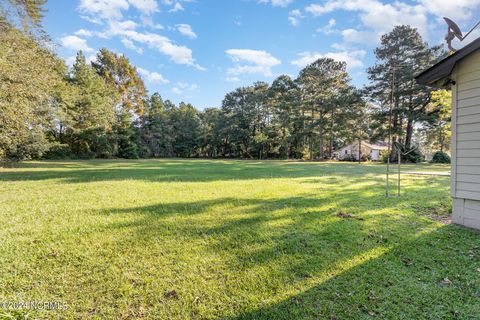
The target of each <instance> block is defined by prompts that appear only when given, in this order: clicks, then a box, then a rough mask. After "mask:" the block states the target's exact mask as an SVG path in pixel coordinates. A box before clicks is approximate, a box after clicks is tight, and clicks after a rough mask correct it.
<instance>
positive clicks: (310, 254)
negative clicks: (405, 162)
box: [0, 160, 480, 320]
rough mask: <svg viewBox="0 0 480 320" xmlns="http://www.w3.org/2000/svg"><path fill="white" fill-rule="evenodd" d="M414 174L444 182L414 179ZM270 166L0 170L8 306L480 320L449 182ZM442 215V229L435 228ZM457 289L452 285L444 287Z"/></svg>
mask: <svg viewBox="0 0 480 320" xmlns="http://www.w3.org/2000/svg"><path fill="white" fill-rule="evenodd" d="M404 170H405V171H448V170H449V169H448V167H445V166H438V165H437V166H431V165H418V166H404ZM384 171H385V166H384V165H379V164H362V165H358V164H353V163H296V162H282V161H278V162H274V161H272V162H269V161H265V162H260V161H203V160H158V161H157V160H152V161H77V162H25V163H21V164H18V165H16V166H15V167H13V168H3V169H0V246H1V247H0V276H1V281H0V303H1V302H22V301H36V302H45V301H49V302H60V303H66V304H67V306H68V309H66V310H65V309H62V310H31V309H25V308H24V309H20V310H11V308H5V306H4V307H3V308H2V305H1V304H0V318H2V317H3V318H9V317H10V318H21V319H24V318H25V317H27V318H28V319H35V318H39V319H59V318H63V319H231V320H233V319H373V318H378V319H456V318H458V319H479V318H480V233H479V232H476V231H473V230H468V229H464V228H461V227H457V226H454V225H446V224H443V223H441V222H440V221H438V219H433V218H435V217H437V216H439V215H444V214H446V213H447V212H448V210H449V207H450V199H449V198H450V197H449V178H448V177H438V176H415V175H404V176H403V181H402V185H403V190H402V191H403V196H402V197H401V198H386V197H385V196H384V193H385V179H384ZM432 217H433V218H432ZM446 278H447V279H446Z"/></svg>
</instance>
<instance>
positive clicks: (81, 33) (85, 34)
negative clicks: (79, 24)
mask: <svg viewBox="0 0 480 320" xmlns="http://www.w3.org/2000/svg"><path fill="white" fill-rule="evenodd" d="M75 35H77V36H80V37H91V36H92V35H93V32H92V31H90V30H85V29H80V30H77V31H76V32H75Z"/></svg>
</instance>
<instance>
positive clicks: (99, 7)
mask: <svg viewBox="0 0 480 320" xmlns="http://www.w3.org/2000/svg"><path fill="white" fill-rule="evenodd" d="M130 6H132V7H134V8H136V9H137V10H139V11H140V12H141V13H142V14H145V15H150V14H153V13H155V12H157V11H158V4H157V2H156V1H155V0H80V5H79V7H78V8H79V10H80V12H82V13H85V14H87V15H88V19H92V20H93V21H99V19H106V20H119V19H122V18H123V13H122V11H125V10H128V9H129V8H130Z"/></svg>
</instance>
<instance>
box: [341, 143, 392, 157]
mask: <svg viewBox="0 0 480 320" xmlns="http://www.w3.org/2000/svg"><path fill="white" fill-rule="evenodd" d="M359 148H360V153H359V152H358V149H359ZM387 150H388V146H387V143H385V142H377V143H370V142H367V141H363V140H362V141H356V142H353V143H350V144H348V145H346V146H344V147H343V148H341V149H338V150H336V151H335V152H334V153H333V157H334V158H335V159H338V160H355V161H358V157H359V156H360V159H363V158H368V159H370V160H372V161H379V160H380V155H381V153H382V151H387Z"/></svg>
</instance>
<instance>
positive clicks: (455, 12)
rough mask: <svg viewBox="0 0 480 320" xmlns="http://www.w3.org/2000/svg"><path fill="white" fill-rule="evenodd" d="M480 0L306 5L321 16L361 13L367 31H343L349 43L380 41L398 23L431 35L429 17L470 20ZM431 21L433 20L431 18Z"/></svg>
mask: <svg viewBox="0 0 480 320" xmlns="http://www.w3.org/2000/svg"><path fill="white" fill-rule="evenodd" d="M479 5H480V0H452V1H446V0H417V1H412V2H406V1H394V2H390V3H384V2H382V1H379V0H328V1H325V2H323V3H321V4H320V3H317V4H315V3H314V4H310V5H308V6H306V7H305V11H306V12H307V13H310V14H312V15H313V16H321V15H324V14H327V13H330V12H334V11H337V10H345V11H351V12H358V14H359V18H360V21H361V23H362V26H363V28H365V30H354V29H347V30H344V31H343V32H342V34H343V36H344V41H345V42H357V43H362V42H364V41H365V40H367V42H370V43H372V42H377V41H378V40H379V38H380V35H381V34H384V33H386V32H389V31H391V30H392V29H393V27H394V26H397V25H411V26H413V27H415V28H417V29H418V31H419V32H420V34H421V35H422V36H423V37H425V38H428V31H429V27H430V26H429V16H431V15H433V16H436V17H437V21H436V23H441V24H443V21H442V19H441V18H442V17H443V16H448V17H452V18H454V19H457V20H458V21H460V22H461V21H467V20H468V19H470V18H471V17H472V16H473V13H474V12H475V9H478V6H479ZM430 21H431V19H430Z"/></svg>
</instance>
